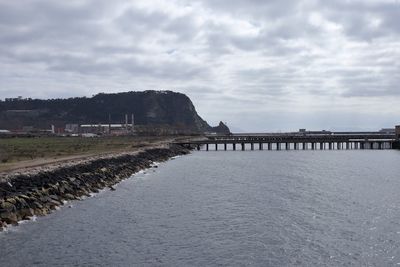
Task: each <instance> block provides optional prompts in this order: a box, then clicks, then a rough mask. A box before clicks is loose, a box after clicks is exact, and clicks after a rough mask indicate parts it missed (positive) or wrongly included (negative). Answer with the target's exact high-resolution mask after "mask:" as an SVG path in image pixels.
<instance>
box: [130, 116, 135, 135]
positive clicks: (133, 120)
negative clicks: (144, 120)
mask: <svg viewBox="0 0 400 267" xmlns="http://www.w3.org/2000/svg"><path fill="white" fill-rule="evenodd" d="M131 116H132V125H131V132H133V131H134V127H133V126H134V125H135V117H134V115H133V113H132V114H131Z"/></svg>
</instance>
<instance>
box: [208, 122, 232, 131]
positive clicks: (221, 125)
mask: <svg viewBox="0 0 400 267" xmlns="http://www.w3.org/2000/svg"><path fill="white" fill-rule="evenodd" d="M211 129H212V131H213V132H216V133H219V134H230V133H231V131H230V130H229V128H228V126H226V124H225V123H223V122H222V121H220V122H219V124H218V126H215V127H211Z"/></svg>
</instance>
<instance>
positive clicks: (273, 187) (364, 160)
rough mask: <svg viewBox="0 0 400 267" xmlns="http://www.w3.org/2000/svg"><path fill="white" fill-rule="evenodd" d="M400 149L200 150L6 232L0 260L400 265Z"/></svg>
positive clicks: (80, 263) (8, 263)
mask: <svg viewBox="0 0 400 267" xmlns="http://www.w3.org/2000/svg"><path fill="white" fill-rule="evenodd" d="M399 162H400V151H394V150H393V151H388V150H387V151H377V150H374V151H371V150H357V151H227V152H225V151H209V152H205V151H200V152H194V153H192V154H190V155H187V156H183V157H179V158H176V159H174V160H170V161H168V162H166V163H161V164H159V165H158V168H152V169H150V170H147V171H145V172H143V173H140V174H137V175H134V176H133V177H131V178H130V179H127V180H125V181H124V182H122V183H120V184H119V185H118V186H117V187H116V189H117V190H116V191H108V190H106V191H102V192H101V193H99V194H96V195H95V196H93V197H91V198H87V199H85V200H83V201H73V202H70V203H67V204H66V205H65V206H64V207H63V208H61V209H60V210H58V211H55V212H54V213H52V214H50V215H49V216H46V217H39V218H37V219H36V220H35V221H31V222H28V223H24V224H22V225H20V226H17V227H12V228H11V229H9V230H8V231H7V232H3V233H0V266H396V265H397V266H400V164H399Z"/></svg>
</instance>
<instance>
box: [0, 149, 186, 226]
mask: <svg viewBox="0 0 400 267" xmlns="http://www.w3.org/2000/svg"><path fill="white" fill-rule="evenodd" d="M189 152H190V151H189V150H188V149H186V148H183V147H180V146H170V147H169V148H153V149H148V150H145V151H142V152H139V153H137V154H132V155H129V154H128V155H123V156H118V157H111V158H106V159H97V160H93V161H90V162H87V163H83V164H77V165H74V166H68V167H65V168H63V167H61V168H58V169H56V170H52V171H48V172H40V173H37V174H33V175H18V176H15V177H12V178H10V179H8V180H7V181H2V182H1V183H0V231H1V230H2V229H3V228H4V227H6V226H7V225H17V224H18V222H19V221H21V220H29V219H30V218H31V217H32V216H35V215H36V216H44V215H46V214H48V213H50V212H51V211H52V210H54V209H56V208H57V207H59V206H62V205H63V204H64V203H65V201H70V200H77V199H81V198H82V197H86V196H90V193H97V192H98V191H99V190H100V189H103V188H106V187H110V188H111V189H113V187H112V186H113V185H115V184H117V183H118V182H120V181H122V180H123V179H126V178H128V177H130V176H131V175H132V174H134V173H136V172H138V171H140V170H143V169H146V168H149V167H151V165H152V163H153V162H155V161H158V162H161V161H166V160H168V159H169V158H171V157H174V156H178V155H184V154H188V153H189Z"/></svg>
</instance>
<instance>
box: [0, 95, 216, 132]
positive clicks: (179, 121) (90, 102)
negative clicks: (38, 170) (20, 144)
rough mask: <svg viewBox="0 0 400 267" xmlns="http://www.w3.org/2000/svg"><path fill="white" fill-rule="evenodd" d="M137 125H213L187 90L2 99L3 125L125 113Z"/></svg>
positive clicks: (103, 119) (116, 118) (89, 120)
mask: <svg viewBox="0 0 400 267" xmlns="http://www.w3.org/2000/svg"><path fill="white" fill-rule="evenodd" d="M132 113H133V114H134V116H135V124H136V125H168V126H173V127H175V128H182V129H185V130H191V131H196V132H204V131H210V129H212V128H211V127H210V126H209V125H208V124H207V122H206V121H204V120H203V119H202V118H201V117H200V116H199V115H198V114H197V112H196V109H195V107H194V106H193V103H192V101H191V100H190V99H189V97H187V96H186V95H184V94H181V93H175V92H171V91H144V92H126V93H117V94H103V93H101V94H98V95H95V96H93V97H91V98H86V97H81V98H69V99H50V100H39V99H20V100H8V101H0V129H10V130H14V129H21V128H22V127H24V126H33V127H35V128H42V129H44V128H47V129H48V128H49V127H50V125H51V124H53V125H55V126H56V127H64V126H65V124H68V123H75V124H98V123H108V122H109V118H110V122H111V123H124V122H125V114H128V116H129V122H130V118H131V117H130V114H132Z"/></svg>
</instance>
